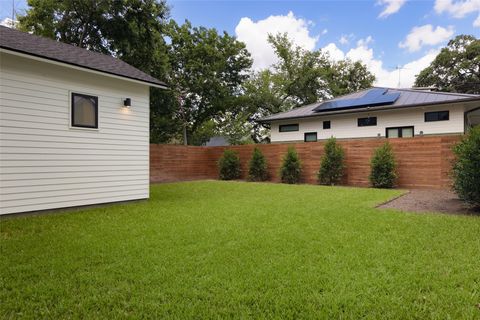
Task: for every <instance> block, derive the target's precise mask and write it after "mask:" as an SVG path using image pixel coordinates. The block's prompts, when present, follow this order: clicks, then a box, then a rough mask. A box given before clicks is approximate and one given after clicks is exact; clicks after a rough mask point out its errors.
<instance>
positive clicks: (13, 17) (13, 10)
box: [12, 0, 15, 29]
mask: <svg viewBox="0 0 480 320" xmlns="http://www.w3.org/2000/svg"><path fill="white" fill-rule="evenodd" d="M13 28H15V0H12V29H13Z"/></svg>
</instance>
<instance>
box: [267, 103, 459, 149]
mask: <svg viewBox="0 0 480 320" xmlns="http://www.w3.org/2000/svg"><path fill="white" fill-rule="evenodd" d="M444 110H449V111H450V120H448V121H435V122H425V121H424V119H425V118H424V113H425V112H429V111H444ZM368 116H370V117H377V125H376V126H368V127H358V125H357V119H358V118H365V117H368ZM328 120H329V121H330V122H331V129H325V130H324V129H323V121H328ZM294 123H298V124H299V131H293V132H279V125H281V124H294ZM405 126H414V130H415V135H418V134H420V131H423V134H425V135H431V134H456V133H463V132H464V108H463V107H462V106H459V105H456V106H453V105H443V106H436V107H424V108H407V109H404V110H395V111H393V110H390V111H375V112H362V113H350V114H344V115H330V116H328V115H326V116H321V117H315V118H306V119H296V120H295V119H293V120H286V121H278V122H274V123H272V124H271V141H272V142H283V141H285V142H287V141H303V140H304V133H305V132H317V137H318V140H323V139H328V138H330V137H332V136H334V137H336V138H339V139H344V138H369V137H377V135H378V134H380V135H381V136H382V137H385V130H386V128H389V127H405Z"/></svg>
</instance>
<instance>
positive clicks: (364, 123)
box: [358, 117, 377, 127]
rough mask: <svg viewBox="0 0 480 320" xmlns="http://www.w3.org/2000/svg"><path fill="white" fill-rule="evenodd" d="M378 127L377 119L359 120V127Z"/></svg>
mask: <svg viewBox="0 0 480 320" xmlns="http://www.w3.org/2000/svg"><path fill="white" fill-rule="evenodd" d="M376 125H377V117H368V118H358V126H359V127H368V126H376Z"/></svg>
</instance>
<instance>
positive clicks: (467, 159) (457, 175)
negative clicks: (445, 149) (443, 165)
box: [453, 125, 480, 207]
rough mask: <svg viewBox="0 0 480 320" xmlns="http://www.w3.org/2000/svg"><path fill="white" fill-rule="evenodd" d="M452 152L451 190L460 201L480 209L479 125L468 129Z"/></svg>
mask: <svg viewBox="0 0 480 320" xmlns="http://www.w3.org/2000/svg"><path fill="white" fill-rule="evenodd" d="M453 151H454V152H455V155H456V161H455V164H454V166H453V178H454V184H453V188H454V190H455V192H456V193H457V194H458V195H459V197H460V198H461V199H463V200H464V201H466V202H467V203H469V204H471V205H473V206H477V207H480V125H478V126H476V127H474V128H472V129H470V132H469V133H468V135H467V136H466V137H465V138H464V139H463V140H462V141H461V142H459V143H458V144H457V145H456V146H455V147H454V149H453Z"/></svg>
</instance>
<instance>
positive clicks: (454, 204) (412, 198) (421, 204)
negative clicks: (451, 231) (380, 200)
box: [378, 189, 480, 216]
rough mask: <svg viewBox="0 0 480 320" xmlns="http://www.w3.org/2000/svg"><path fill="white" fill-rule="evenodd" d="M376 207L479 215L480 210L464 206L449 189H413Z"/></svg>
mask: <svg viewBox="0 0 480 320" xmlns="http://www.w3.org/2000/svg"><path fill="white" fill-rule="evenodd" d="M378 208H389V209H397V210H401V211H413V212H442V213H450V214H462V215H478V216H480V211H477V210H473V209H472V208H469V207H467V206H465V204H464V203H463V202H462V201H461V200H460V199H458V196H457V195H456V194H455V193H454V192H452V191H450V190H431V189H428V190H423V189H422V190H420V189H413V190H410V191H409V192H408V193H406V194H404V195H403V196H400V197H398V198H396V199H393V200H392V201H389V202H387V203H384V204H381V205H379V206H378Z"/></svg>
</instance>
